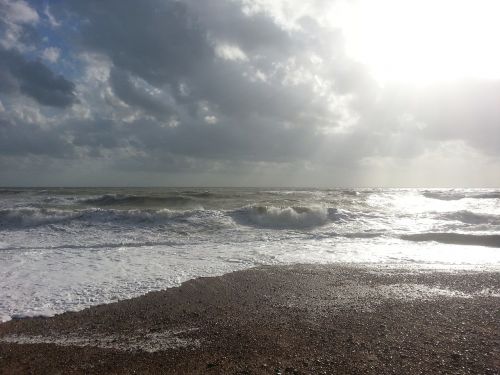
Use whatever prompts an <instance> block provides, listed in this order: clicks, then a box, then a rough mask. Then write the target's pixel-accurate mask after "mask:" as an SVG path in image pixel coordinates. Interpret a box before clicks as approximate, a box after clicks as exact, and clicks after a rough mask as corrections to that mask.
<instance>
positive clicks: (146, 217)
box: [0, 208, 195, 229]
mask: <svg viewBox="0 0 500 375" xmlns="http://www.w3.org/2000/svg"><path fill="white" fill-rule="evenodd" d="M192 212H195V211H187V212H186V211H172V210H168V209H162V210H105V209H99V208H96V209H85V210H73V211H69V210H57V209H43V208H42V209H39V208H20V209H7V210H0V228H8V229H21V228H31V227H37V226H43V225H50V224H69V223H71V222H74V221H84V222H87V223H90V224H93V223H113V222H123V223H130V224H140V223H150V224H151V223H152V224H161V223H165V222H167V221H169V220H172V219H174V218H180V219H182V218H185V217H186V216H189V215H190V214H192Z"/></svg>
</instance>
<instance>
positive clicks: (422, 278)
mask: <svg viewBox="0 0 500 375" xmlns="http://www.w3.org/2000/svg"><path fill="white" fill-rule="evenodd" d="M499 311H500V272H498V271H494V270H491V271H481V272H478V271H474V270H453V271H452V272H445V271H443V270H441V269H438V270H432V269H431V270H425V269H421V268H420V269H412V268H403V267H401V268H395V267H394V268H393V267H382V268H381V267H369V266H366V265H363V266H359V265H357V266H354V265H338V264H337V265H293V266H263V267H258V268H252V269H248V270H243V271H236V272H233V273H229V274H225V275H223V276H217V277H205V278H198V279H194V280H189V281H186V282H184V283H183V284H182V285H181V286H180V287H174V288H169V289H166V290H164V291H160V292H150V293H148V294H146V295H144V296H141V297H137V298H133V299H130V300H124V301H120V302H115V303H111V304H107V305H99V306H95V307H91V308H88V309H85V310H83V311H79V312H67V313H63V314H60V315H56V316H54V317H51V318H26V319H21V320H11V321H8V322H5V323H2V324H0V373H5V374H7V373H9V374H16V373H19V374H21V373H37V374H39V373H42V374H43V373H54V372H62V373H96V374H97V373H133V372H134V371H135V372H136V373H162V372H163V373H170V374H191V373H193V374H199V373H213V374H219V373H228V374H235V373H239V374H261V373H262V374H267V373H269V374H277V373H281V374H285V373H298V374H310V373H311V374H312V373H315V374H316V373H326V374H329V373H344V374H350V373H352V374H354V373H356V374H359V373H367V374H384V373H402V372H405V373H409V374H417V373H445V372H450V373H458V374H469V373H470V374H473V373H484V374H498V373H500V349H499V348H500V313H499Z"/></svg>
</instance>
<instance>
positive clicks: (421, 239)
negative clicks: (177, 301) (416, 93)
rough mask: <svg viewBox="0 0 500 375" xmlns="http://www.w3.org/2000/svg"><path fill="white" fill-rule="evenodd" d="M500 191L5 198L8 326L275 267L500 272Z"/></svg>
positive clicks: (49, 193)
mask: <svg viewBox="0 0 500 375" xmlns="http://www.w3.org/2000/svg"><path fill="white" fill-rule="evenodd" d="M499 247H500V190H493V189H447V190H424V189H421V190H418V189H358V190H342V189H337V190H286V189H281V190H266V189H3V190H0V319H2V320H8V319H11V318H13V317H20V316H35V315H52V314H54V313H60V312H64V311H68V310H79V309H82V308H85V307H88V306H91V305H95V304H100V303H106V302H111V301H116V300H119V299H125V298H130V297H133V296H137V295H141V294H144V293H146V292H148V291H152V290H159V289H163V288H166V287H170V286H176V285H179V284H180V283H181V282H183V281H185V280H187V279H191V278H195V277H199V276H209V275H220V274H223V273H226V272H231V271H234V270H239V269H244V268H249V267H253V266H256V265H268V264H290V263H335V262H352V263H369V264H381V263H382V264H393V265H396V266H419V265H420V266H425V267H440V268H445V269H446V268H450V267H461V268H477V267H478V266H479V267H483V268H484V267H486V268H488V269H492V268H493V269H495V270H496V269H498V270H500V249H499Z"/></svg>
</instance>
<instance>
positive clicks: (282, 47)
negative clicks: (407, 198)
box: [0, 0, 500, 187]
mask: <svg viewBox="0 0 500 375" xmlns="http://www.w3.org/2000/svg"><path fill="white" fill-rule="evenodd" d="M499 11H500V4H499V3H498V1H496V0H453V1H451V0H437V1H436V0H433V1H430V0H420V1H412V0H397V1H396V0H380V1H376V2H374V1H370V0H350V1H347V0H300V1H299V0H297V1H292V0H207V1H199V0H179V1H174V0H141V1H136V0H108V1H98V0H85V1H77V0H73V1H62V0H54V1H42V0H38V1H23V0H0V185H2V186H295V187H301V186H303V187H307V186H312V187H314V186H317V187H352V186H394V187H498V186H500V51H499V50H498V48H497V38H498V35H500V26H499V25H498V22H496V19H495V18H496V15H498V14H499Z"/></svg>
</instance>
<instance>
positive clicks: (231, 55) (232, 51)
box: [215, 43, 248, 61]
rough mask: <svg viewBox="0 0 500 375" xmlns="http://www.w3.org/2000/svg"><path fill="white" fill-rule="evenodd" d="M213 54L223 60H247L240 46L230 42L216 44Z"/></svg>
mask: <svg viewBox="0 0 500 375" xmlns="http://www.w3.org/2000/svg"><path fill="white" fill-rule="evenodd" d="M215 54H216V55H217V56H218V57H220V58H221V59H224V60H230V61H235V60H242V61H246V60H248V57H247V55H246V54H245V52H243V51H242V50H241V48H240V47H238V46H236V45H231V44H225V43H221V44H217V45H216V47H215Z"/></svg>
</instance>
